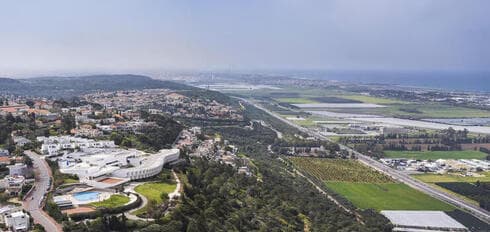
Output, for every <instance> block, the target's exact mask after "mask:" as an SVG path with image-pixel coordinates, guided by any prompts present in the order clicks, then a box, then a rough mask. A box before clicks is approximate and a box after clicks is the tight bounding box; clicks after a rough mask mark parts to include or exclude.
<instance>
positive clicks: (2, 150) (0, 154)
mask: <svg viewBox="0 0 490 232" xmlns="http://www.w3.org/2000/svg"><path fill="white" fill-rule="evenodd" d="M9 155H10V153H9V151H8V150H4V149H0V156H9Z"/></svg>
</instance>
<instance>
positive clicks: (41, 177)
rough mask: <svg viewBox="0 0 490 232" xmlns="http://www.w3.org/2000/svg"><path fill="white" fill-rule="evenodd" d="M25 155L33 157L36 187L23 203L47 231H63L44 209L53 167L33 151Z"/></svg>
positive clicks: (26, 152)
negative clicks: (45, 195)
mask: <svg viewBox="0 0 490 232" xmlns="http://www.w3.org/2000/svg"><path fill="white" fill-rule="evenodd" d="M24 154H25V155H27V156H29V157H30V158H31V159H32V162H33V165H34V172H35V174H36V182H35V184H34V186H35V188H34V189H33V190H32V191H31V192H30V193H29V195H27V196H26V198H25V200H24V201H23V203H22V205H23V207H24V209H25V210H26V211H27V212H29V213H30V214H31V216H32V218H34V221H35V222H36V223H39V224H41V225H42V226H43V227H44V229H45V230H46V231H49V232H51V231H53V232H55V231H56V232H61V231H63V229H62V227H61V225H60V224H58V223H57V222H56V221H55V220H54V219H53V218H52V217H50V216H49V215H48V214H47V213H46V212H44V211H43V210H42V205H43V200H44V194H46V193H47V192H48V191H49V189H50V188H51V186H50V183H49V179H50V178H51V177H52V173H51V168H50V167H49V166H48V164H47V163H46V161H45V160H44V159H42V158H41V157H40V156H39V155H38V154H36V153H34V152H32V151H25V152H24Z"/></svg>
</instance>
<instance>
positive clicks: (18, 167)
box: [7, 163, 27, 176]
mask: <svg viewBox="0 0 490 232" xmlns="http://www.w3.org/2000/svg"><path fill="white" fill-rule="evenodd" d="M7 167H8V168H9V175H11V176H15V175H17V176H25V175H26V173H27V165H26V164H22V163H16V164H15V165H9V166H7Z"/></svg>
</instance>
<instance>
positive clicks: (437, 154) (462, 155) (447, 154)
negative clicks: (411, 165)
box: [384, 151, 487, 160]
mask: <svg viewBox="0 0 490 232" xmlns="http://www.w3.org/2000/svg"><path fill="white" fill-rule="evenodd" d="M384 154H385V157H387V158H408V159H420V160H429V159H431V160H437V159H485V158H486V157H487V154H486V153H483V152H480V151H384Z"/></svg>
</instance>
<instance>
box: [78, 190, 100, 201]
mask: <svg viewBox="0 0 490 232" xmlns="http://www.w3.org/2000/svg"><path fill="white" fill-rule="evenodd" d="M99 195H100V193H99V192H90V191H87V192H79V193H75V194H73V198H75V199H77V200H78V201H96V200H98V199H99Z"/></svg>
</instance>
